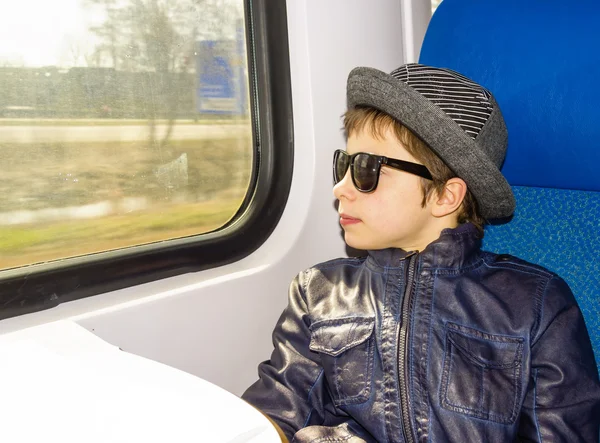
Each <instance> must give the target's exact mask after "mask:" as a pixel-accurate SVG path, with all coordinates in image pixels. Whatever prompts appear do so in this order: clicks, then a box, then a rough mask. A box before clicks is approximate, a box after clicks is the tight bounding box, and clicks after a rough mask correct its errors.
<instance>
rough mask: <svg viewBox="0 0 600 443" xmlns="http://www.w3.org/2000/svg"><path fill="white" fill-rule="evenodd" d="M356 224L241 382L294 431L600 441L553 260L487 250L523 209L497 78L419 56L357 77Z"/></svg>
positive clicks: (351, 169) (574, 317) (344, 208)
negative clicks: (494, 222) (486, 242)
mask: <svg viewBox="0 0 600 443" xmlns="http://www.w3.org/2000/svg"><path fill="white" fill-rule="evenodd" d="M347 96H348V111H347V113H346V115H345V118H344V125H345V129H346V134H347V150H346V152H344V151H336V153H335V154H334V181H335V183H336V184H335V187H334V191H333V192H334V195H335V197H336V198H337V199H338V201H339V209H338V210H339V213H340V223H341V225H342V227H343V229H344V233H345V240H346V243H347V244H348V245H350V246H351V247H353V248H357V249H363V250H367V251H368V257H366V258H360V259H356V258H346V259H337V260H332V261H329V262H326V263H322V264H319V265H317V266H314V267H313V268H311V269H308V270H306V271H304V272H303V273H301V274H299V275H298V276H297V277H296V279H295V280H294V282H293V283H292V285H291V288H290V295H289V304H288V307H287V308H286V310H285V311H284V313H283V315H282V316H281V318H280V320H279V322H278V324H277V326H276V328H275V331H274V333H273V341H274V345H275V349H274V352H273V354H272V356H271V359H270V360H269V361H266V362H264V363H261V365H260V367H259V374H260V379H259V380H258V381H257V382H256V383H255V384H254V385H252V386H251V387H250V388H249V389H248V390H247V391H246V392H245V393H244V395H243V398H244V399H246V400H247V401H248V402H250V403H251V404H253V405H255V406H256V407H257V408H259V409H261V410H262V411H263V412H264V413H265V414H267V415H268V416H269V417H270V418H271V419H272V420H274V421H275V422H276V423H277V424H278V425H279V426H280V427H281V429H282V430H283V432H284V433H285V434H286V436H287V437H288V438H289V439H290V441H293V442H348V443H351V442H364V441H366V442H484V441H485V442H511V441H536V442H541V441H553V442H597V441H598V425H599V421H600V383H599V382H598V373H597V368H596V364H595V360H594V356H593V352H592V348H591V344H590V340H589V337H588V334H587V331H586V328H585V325H584V323H583V318H582V316H581V312H580V311H579V308H578V306H577V303H576V301H575V299H574V298H573V295H572V293H571V291H570V290H569V288H568V286H567V284H566V283H565V282H564V281H563V280H562V279H560V278H559V277H558V276H556V275H555V274H553V273H551V272H549V271H547V270H545V269H543V268H541V267H539V266H535V265H532V264H529V263H527V262H525V261H522V260H519V259H517V258H514V257H511V256H507V255H496V254H492V253H488V252H484V251H482V250H481V249H480V246H481V238H482V236H483V222H484V220H486V219H494V218H505V217H509V216H510V215H511V214H512V213H513V211H514V207H515V201H514V197H513V194H512V191H511V188H510V186H509V185H508V183H507V182H506V180H505V179H504V177H503V176H502V174H501V173H500V171H499V167H500V165H501V164H502V161H503V160H504V156H505V152H506V144H507V132H506V127H505V125H504V120H503V118H502V115H501V113H500V110H499V109H498V105H497V104H496V101H495V100H494V98H493V96H492V94H491V93H490V92H489V91H487V90H486V89H484V88H483V87H481V86H480V85H478V84H476V83H474V82H472V81H471V80H469V79H467V78H465V77H464V76H462V75H460V74H457V73H456V72H454V71H450V70H447V69H440V68H434V67H429V66H424V65H418V64H409V65H405V66H401V67H400V68H398V69H397V70H395V71H394V72H392V73H391V74H389V75H388V74H386V73H383V72H381V71H378V70H375V69H371V68H356V69H354V70H353V71H352V72H351V73H350V76H349V78H348V87H347Z"/></svg>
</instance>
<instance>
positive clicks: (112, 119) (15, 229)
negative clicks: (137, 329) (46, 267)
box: [0, 0, 254, 270]
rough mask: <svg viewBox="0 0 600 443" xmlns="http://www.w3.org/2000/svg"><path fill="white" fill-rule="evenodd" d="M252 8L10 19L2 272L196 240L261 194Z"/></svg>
mask: <svg viewBox="0 0 600 443" xmlns="http://www.w3.org/2000/svg"><path fill="white" fill-rule="evenodd" d="M244 27H245V23H244V8H243V1H242V0H53V1H51V2H49V1H47V0H19V1H17V2H13V3H12V4H11V6H10V7H7V8H3V11H2V14H0V174H2V179H1V180H0V270H1V269H9V268H15V267H21V266H26V265H29V264H34V263H40V262H47V261H51V260H59V259H64V258H67V257H73V256H80V255H85V254H90V253H96V252H102V251H108V250H114V249H120V248H126V247H129V246H135V245H141V244H147V243H153V242H160V241H164V240H169V239H174V238H181V237H186V236H192V235H196V234H201V233H206V232H210V231H213V230H216V229H218V228H219V227H222V226H223V225H225V224H226V223H227V222H228V221H230V220H231V219H232V217H234V216H235V214H236V213H237V212H238V210H239V209H240V206H241V205H242V204H243V202H244V201H245V198H246V195H247V194H248V192H249V187H250V183H251V182H252V175H253V166H252V165H253V163H254V152H253V142H252V128H251V123H250V112H249V109H250V106H249V99H248V94H249V92H248V91H249V87H248V85H249V82H248V68H247V64H246V44H245V29H244Z"/></svg>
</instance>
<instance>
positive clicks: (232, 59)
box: [196, 29, 248, 115]
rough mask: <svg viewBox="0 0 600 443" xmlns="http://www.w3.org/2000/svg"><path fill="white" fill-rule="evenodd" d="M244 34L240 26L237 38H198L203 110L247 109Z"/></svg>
mask: <svg viewBox="0 0 600 443" xmlns="http://www.w3.org/2000/svg"><path fill="white" fill-rule="evenodd" d="M243 38H244V34H243V30H241V29H238V32H237V33H236V39H235V40H204V41H199V42H197V57H196V72H197V82H198V83H197V89H196V104H197V111H198V112H199V113H201V114H223V115H244V114H245V113H246V101H247V92H246V91H247V82H248V81H247V79H246V75H245V69H244V67H245V62H244V60H245V59H244V56H245V54H244V53H245V51H244V41H243Z"/></svg>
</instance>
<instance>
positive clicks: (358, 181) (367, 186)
mask: <svg viewBox="0 0 600 443" xmlns="http://www.w3.org/2000/svg"><path fill="white" fill-rule="evenodd" d="M378 171H379V162H378V161H377V158H376V157H374V156H372V155H369V154H358V155H357V156H356V157H355V158H354V165H353V171H352V174H353V176H354V184H355V186H356V187H357V188H358V189H359V190H361V191H367V192H369V191H372V190H374V189H375V187H376V186H377V176H378Z"/></svg>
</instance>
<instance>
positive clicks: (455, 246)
mask: <svg viewBox="0 0 600 443" xmlns="http://www.w3.org/2000/svg"><path fill="white" fill-rule="evenodd" d="M480 249H481V237H480V234H479V232H478V231H477V228H475V226H473V225H472V224H471V223H465V224H462V225H459V226H458V227H456V228H454V229H444V230H443V231H442V233H441V234H440V237H439V238H438V239H437V240H435V241H434V242H432V243H430V244H429V245H428V246H427V247H426V248H425V249H424V250H423V251H421V252H419V253H416V252H414V251H404V250H403V249H398V248H388V249H380V250H372V251H368V254H369V256H368V258H367V264H368V265H370V266H372V267H375V268H395V267H400V266H402V263H403V262H404V261H405V259H406V258H408V257H409V256H412V255H417V256H418V257H419V258H420V260H421V266H422V267H425V268H444V269H461V268H464V267H465V266H468V265H469V264H470V263H473V261H475V260H476V259H477V257H478V253H479V251H480Z"/></svg>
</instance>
